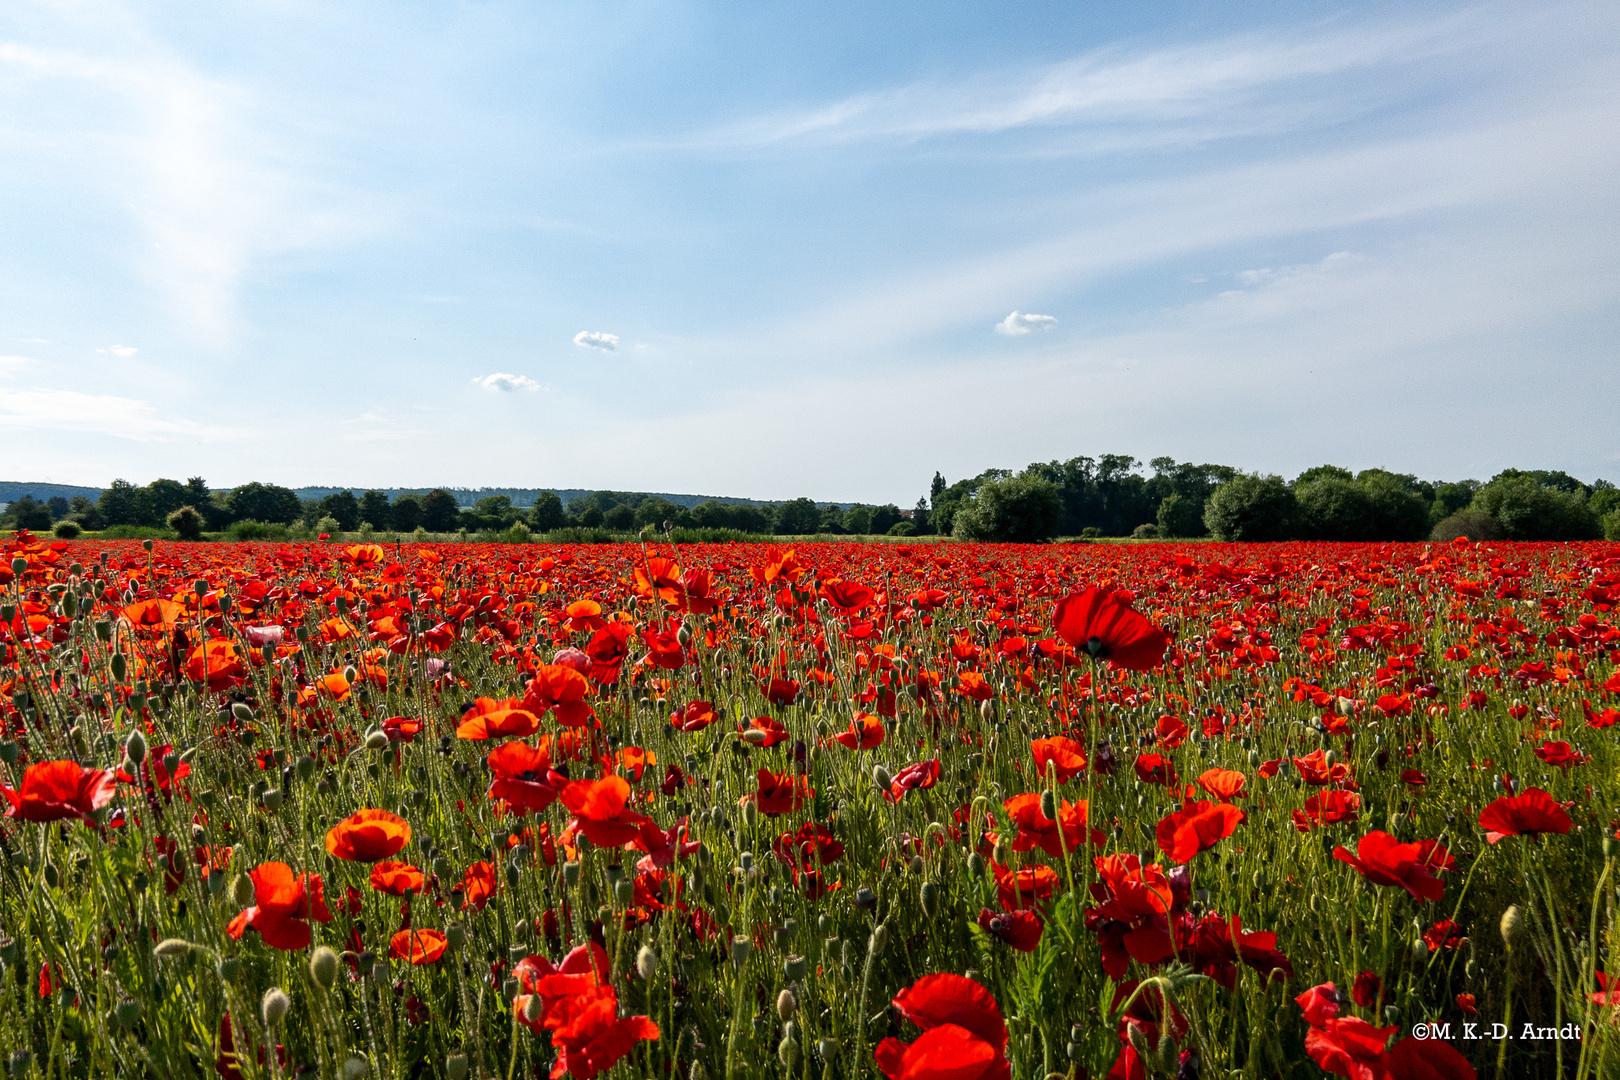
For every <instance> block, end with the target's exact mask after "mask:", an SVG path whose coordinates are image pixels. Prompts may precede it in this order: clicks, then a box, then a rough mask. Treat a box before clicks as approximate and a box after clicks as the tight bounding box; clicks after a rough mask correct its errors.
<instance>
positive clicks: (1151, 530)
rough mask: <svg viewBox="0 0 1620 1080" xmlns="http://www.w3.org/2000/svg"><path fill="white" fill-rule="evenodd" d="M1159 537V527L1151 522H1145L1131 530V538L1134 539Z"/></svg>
mask: <svg viewBox="0 0 1620 1080" xmlns="http://www.w3.org/2000/svg"><path fill="white" fill-rule="evenodd" d="M1158 538H1159V527H1158V526H1157V525H1154V524H1152V523H1150V522H1144V523H1143V524H1141V525H1138V526H1137V527H1136V528H1135V529H1133V530H1131V539H1133V540H1157V539H1158Z"/></svg>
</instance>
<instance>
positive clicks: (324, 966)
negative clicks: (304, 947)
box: [309, 945, 338, 990]
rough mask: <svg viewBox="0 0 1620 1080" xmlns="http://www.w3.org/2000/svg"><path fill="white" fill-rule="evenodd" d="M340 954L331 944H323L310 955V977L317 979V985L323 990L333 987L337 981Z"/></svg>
mask: <svg viewBox="0 0 1620 1080" xmlns="http://www.w3.org/2000/svg"><path fill="white" fill-rule="evenodd" d="M337 975H338V954H337V953H335V952H333V951H332V949H331V948H330V947H329V946H326V945H322V946H321V947H320V948H318V949H316V950H315V951H314V952H313V953H311V954H310V957H309V977H310V978H312V979H314V980H315V985H316V986H319V987H320V988H321V989H322V990H330V989H332V984H333V983H335V982H337Z"/></svg>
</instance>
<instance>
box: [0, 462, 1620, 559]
mask: <svg viewBox="0 0 1620 1080" xmlns="http://www.w3.org/2000/svg"><path fill="white" fill-rule="evenodd" d="M1146 468H1147V470H1150V471H1144V468H1143V465H1142V463H1141V462H1139V461H1138V460H1137V459H1136V458H1134V457H1130V456H1128V455H1123V454H1103V455H1101V456H1099V457H1096V458H1092V457H1076V458H1071V459H1069V460H1068V461H1052V462H1045V463H1041V462H1037V463H1034V464H1031V465H1029V466H1028V467H1026V468H1025V469H1024V470H1023V471H1021V472H1018V473H1014V472H1012V471H1010V470H1007V469H987V470H985V471H984V472H982V473H980V474H979V475H978V476H975V477H971V478H969V479H964V480H958V481H957V482H955V483H949V482H947V481H946V480H945V478H944V477H943V476H941V475H940V474H939V473H937V472H936V473H935V474H934V478H933V482H932V483H931V484H930V486H929V491H928V494H927V495H926V496H924V497H922V498H919V499H918V500H917V503H916V505H915V506H914V507H912V508H911V509H909V510H901V509H900V508H899V507H898V506H896V505H895V504H893V503H889V504H885V505H881V506H868V505H864V504H855V505H853V506H839V505H822V504H818V503H817V502H815V500H813V499H809V498H799V499H790V500H787V501H785V502H780V503H774V504H756V503H748V502H722V501H720V500H718V499H709V500H706V501H704V502H702V503H699V504H698V505H696V506H691V507H687V506H680V505H677V504H675V503H673V502H671V501H669V500H668V499H666V498H663V497H661V496H658V495H652V494H648V493H645V492H624V491H593V492H590V493H588V494H586V495H583V496H581V497H575V498H572V499H568V500H566V501H565V500H564V499H563V498H562V496H560V495H558V494H557V493H555V492H551V491H544V492H541V494H540V495H539V496H538V497H536V498H535V500H534V502H533V504H532V505H530V506H527V507H518V506H514V505H513V503H512V500H511V498H510V497H509V496H506V495H490V496H486V497H484V498H481V499H479V500H478V501H477V502H476V503H475V504H474V505H473V506H470V507H463V506H461V505H460V503H459V500H458V499H457V498H456V496H455V495H453V494H452V493H451V492H449V491H447V490H445V489H443V488H435V489H434V490H432V491H429V492H426V493H424V494H421V495H417V494H415V493H402V494H395V495H394V496H393V497H392V498H391V497H390V495H389V494H388V493H386V492H382V491H365V492H361V493H360V494H358V495H357V494H356V493H355V492H354V491H352V490H340V491H335V492H333V493H331V494H329V495H326V496H325V497H323V498H316V499H300V498H299V497H298V495H297V493H296V492H294V491H293V490H292V489H290V488H285V487H281V486H279V485H276V484H265V483H257V482H256V483H250V484H243V485H241V486H239V487H235V488H230V489H228V490H214V489H210V488H209V487H208V485H207V483H205V482H204V480H203V479H202V478H201V477H196V476H194V477H192V478H190V479H189V480H187V481H186V482H185V483H183V484H182V483H180V482H179V481H176V480H167V479H159V480H154V481H152V482H151V483H150V484H147V485H145V486H144V487H137V486H136V485H134V484H131V483H130V482H128V481H126V480H114V481H113V482H112V484H111V486H109V487H108V488H107V489H106V490H105V491H104V492H102V493H101V496H100V497H99V498H97V499H90V498H88V497H87V496H82V495H81V496H75V497H73V498H72V499H68V498H64V497H62V496H56V497H53V498H51V499H49V500H43V501H41V500H38V499H34V498H32V497H30V496H26V495H25V496H22V497H21V498H19V499H17V500H16V501H15V502H13V503H12V504H11V505H10V506H9V507H8V508H7V510H6V513H5V514H4V515H3V516H0V527H5V528H11V529H17V528H26V529H31V530H33V531H35V532H45V531H51V530H54V531H55V532H56V534H57V535H59V536H72V535H77V533H78V532H79V531H81V530H87V531H100V530H103V529H108V528H115V527H120V526H132V527H139V528H170V529H173V530H174V531H175V532H176V533H178V534H179V535H181V536H182V537H195V536H200V535H201V534H202V533H204V532H230V533H232V534H233V535H238V536H242V537H244V538H251V537H252V536H253V535H255V533H254V529H255V528H257V527H262V526H272V527H274V526H280V527H298V528H303V529H306V530H310V531H314V532H325V533H338V532H355V531H364V530H367V529H370V530H374V531H377V532H395V533H409V532H415V531H417V530H419V529H420V530H423V531H425V532H428V533H441V534H442V533H457V532H465V533H468V534H475V533H491V532H506V531H509V530H512V529H514V528H516V527H518V526H520V525H521V526H522V527H523V528H526V529H528V530H530V531H531V532H539V533H549V532H553V531H555V530H558V529H564V528H570V527H573V528H583V529H611V530H614V531H618V532H626V531H633V530H637V529H642V528H649V527H650V528H653V529H655V530H659V531H663V530H665V529H693V528H695V529H711V530H728V531H731V532H736V533H745V534H754V535H762V536H765V535H782V536H804V535H810V534H826V535H830V536H840V535H874V534H888V535H895V536H910V535H924V536H926V535H935V534H937V535H942V536H951V537H954V538H956V539H960V540H971V541H1014V542H1039V541H1044V540H1049V539H1052V538H1054V537H1060V536H1069V537H1078V538H1094V537H1136V538H1138V539H1151V538H1162V539H1195V538H1199V537H1213V538H1215V539H1219V540H1245V541H1268V540H1350V541H1358V540H1359V541H1414V540H1426V539H1436V540H1448V539H1451V538H1453V537H1456V536H1468V537H1470V538H1472V539H1476V540H1485V539H1511V540H1586V539H1597V538H1600V537H1603V536H1607V537H1609V538H1610V539H1620V489H1617V488H1616V487H1615V485H1614V484H1611V483H1609V482H1608V481H1607V480H1595V481H1593V482H1592V483H1590V484H1587V483H1584V482H1583V481H1581V480H1578V479H1576V478H1575V477H1572V476H1570V475H1569V474H1567V473H1564V472H1558V471H1547V470H1539V469H1538V470H1521V469H1507V470H1504V471H1502V472H1500V473H1498V474H1496V475H1495V476H1493V477H1492V478H1491V479H1490V480H1488V481H1485V482H1481V481H1478V480H1457V481H1430V480H1420V479H1418V478H1417V477H1416V476H1414V475H1411V474H1407V473H1395V472H1390V471H1389V470H1386V469H1363V470H1361V471H1360V472H1351V471H1350V470H1349V469H1345V468H1341V467H1339V466H1336V465H1320V466H1317V467H1316V468H1312V469H1307V470H1305V471H1304V472H1302V473H1300V474H1299V475H1298V476H1296V477H1294V478H1293V479H1292V480H1284V479H1283V478H1282V477H1280V476H1275V475H1268V474H1260V473H1244V472H1241V471H1239V470H1237V469H1234V468H1232V467H1230V466H1226V465H1210V464H1202V465H1199V464H1194V463H1192V462H1178V461H1176V460H1175V459H1174V458H1170V457H1158V458H1154V459H1152V460H1151V461H1149V462H1147V465H1146Z"/></svg>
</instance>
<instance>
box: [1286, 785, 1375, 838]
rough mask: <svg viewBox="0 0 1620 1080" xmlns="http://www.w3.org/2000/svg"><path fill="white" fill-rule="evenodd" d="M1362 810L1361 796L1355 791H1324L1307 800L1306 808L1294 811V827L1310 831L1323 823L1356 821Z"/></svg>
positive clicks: (1334, 823)
mask: <svg viewBox="0 0 1620 1080" xmlns="http://www.w3.org/2000/svg"><path fill="white" fill-rule="evenodd" d="M1360 811H1361V796H1360V795H1357V794H1356V793H1355V792H1353V791H1324V792H1322V793H1321V794H1320V795H1312V796H1311V797H1310V798H1308V799H1306V800H1305V809H1303V810H1295V811H1294V828H1295V829H1297V830H1299V831H1300V832H1310V831H1311V830H1312V829H1317V828H1321V827H1322V826H1323V825H1337V824H1339V823H1340V822H1345V821H1348V822H1354V821H1356V820H1357V817H1358V815H1359V813H1360Z"/></svg>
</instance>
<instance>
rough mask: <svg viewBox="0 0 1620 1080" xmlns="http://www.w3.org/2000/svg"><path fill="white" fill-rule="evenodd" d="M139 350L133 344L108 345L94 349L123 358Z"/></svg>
mask: <svg viewBox="0 0 1620 1080" xmlns="http://www.w3.org/2000/svg"><path fill="white" fill-rule="evenodd" d="M140 351H141V350H139V349H137V348H136V347H135V346H133V345H109V346H107V347H106V348H105V349H97V350H96V352H98V353H105V354H110V355H112V356H121V357H125V358H127V357H131V356H134V355H135V354H136V353H138V352H140Z"/></svg>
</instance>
